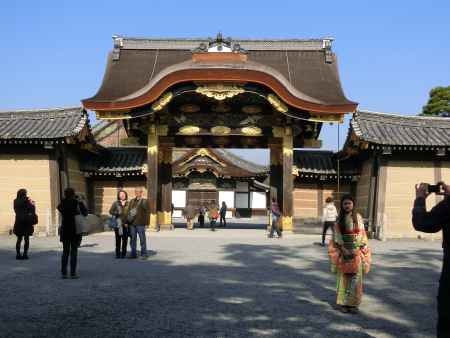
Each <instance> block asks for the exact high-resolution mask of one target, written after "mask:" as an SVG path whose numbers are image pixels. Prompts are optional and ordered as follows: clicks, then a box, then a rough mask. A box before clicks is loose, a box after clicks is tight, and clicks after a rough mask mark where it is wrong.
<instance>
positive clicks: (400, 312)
mask: <svg viewBox="0 0 450 338" xmlns="http://www.w3.org/2000/svg"><path fill="white" fill-rule="evenodd" d="M14 240H15V238H14V237H12V236H11V237H6V236H5V237H0V295H1V296H0V336H1V337H433V336H434V332H435V331H434V326H435V321H436V309H435V308H436V301H435V298H436V297H435V295H436V292H437V281H438V278H439V271H440V265H441V257H442V249H441V245H440V243H439V242H426V241H418V240H395V241H394V240H393V241H388V242H379V241H372V242H371V246H372V248H373V250H374V256H373V260H374V265H373V269H372V271H371V273H370V274H369V275H367V278H366V280H365V283H364V288H365V294H364V298H363V303H362V305H361V311H360V313H359V314H357V315H350V314H342V313H340V312H338V311H336V310H335V309H334V303H335V290H334V285H335V280H334V276H333V275H332V274H331V273H329V272H328V269H329V266H328V259H327V256H326V250H325V249H324V248H322V247H320V246H317V245H315V244H314V242H315V241H317V240H318V238H317V237H314V236H308V235H286V236H285V238H283V239H268V238H266V237H265V232H264V231H263V230H257V229H241V230H238V229H226V230H223V229H219V230H218V231H216V232H214V233H213V232H211V231H209V230H207V229H201V230H195V231H186V230H184V229H177V230H175V231H171V232H161V233H150V234H149V235H148V240H149V242H150V246H151V249H152V250H153V252H152V253H153V255H152V256H151V257H150V259H149V260H146V261H144V260H128V259H124V260H116V259H115V258H114V255H113V252H112V248H113V233H102V234H97V235H91V236H88V237H86V238H84V240H83V244H82V248H81V249H80V253H79V274H80V276H81V278H80V279H79V280H70V279H69V280H62V279H60V275H59V264H60V258H61V245H60V243H59V242H58V240H57V239H56V238H32V240H31V254H30V260H28V261H16V260H15V253H14Z"/></svg>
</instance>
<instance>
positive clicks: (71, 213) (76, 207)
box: [57, 188, 88, 279]
mask: <svg viewBox="0 0 450 338" xmlns="http://www.w3.org/2000/svg"><path fill="white" fill-rule="evenodd" d="M57 209H58V211H59V212H60V213H61V216H62V219H61V227H60V240H61V242H62V244H63V254H62V257H61V277H62V278H63V279H66V278H67V264H68V262H69V256H70V278H72V279H77V278H79V277H78V275H77V257H78V247H79V246H80V243H81V235H79V234H78V233H77V227H76V221H75V216H77V215H83V216H87V214H88V211H87V209H86V207H85V205H84V203H83V202H81V201H80V199H79V198H78V197H77V196H76V195H75V190H73V189H72V188H67V189H66V190H64V198H63V200H62V201H61V203H60V204H59V205H58V208H57Z"/></svg>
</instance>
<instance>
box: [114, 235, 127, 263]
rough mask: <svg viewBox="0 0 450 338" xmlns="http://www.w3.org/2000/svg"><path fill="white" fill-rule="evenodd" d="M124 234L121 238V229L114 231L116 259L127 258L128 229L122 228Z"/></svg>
mask: <svg viewBox="0 0 450 338" xmlns="http://www.w3.org/2000/svg"><path fill="white" fill-rule="evenodd" d="M122 229H123V233H122V235H121V236H119V229H114V234H115V235H116V257H117V258H119V257H125V256H126V255H127V245H128V236H129V234H128V228H125V227H122Z"/></svg>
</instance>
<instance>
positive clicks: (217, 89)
mask: <svg viewBox="0 0 450 338" xmlns="http://www.w3.org/2000/svg"><path fill="white" fill-rule="evenodd" d="M195 92H197V93H199V94H202V95H204V96H206V97H210V98H213V99H215V100H217V101H223V100H225V99H228V98H231V97H234V96H236V95H239V94H242V93H244V92H245V90H244V89H243V88H241V87H239V86H237V85H228V84H223V83H213V84H207V85H204V86H200V87H197V89H196V90H195Z"/></svg>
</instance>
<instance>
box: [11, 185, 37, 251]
mask: <svg viewBox="0 0 450 338" xmlns="http://www.w3.org/2000/svg"><path fill="white" fill-rule="evenodd" d="M14 212H15V213H16V219H15V222H14V229H13V232H14V234H15V235H16V236H17V242H16V259H28V249H29V247H30V236H31V235H33V232H34V227H33V225H35V224H37V216H36V208H35V206H34V202H33V201H32V200H31V199H29V198H28V196H27V191H26V190H25V189H20V190H19V191H17V198H16V199H15V200H14ZM22 239H24V246H23V255H21V254H20V247H21V245H22Z"/></svg>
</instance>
